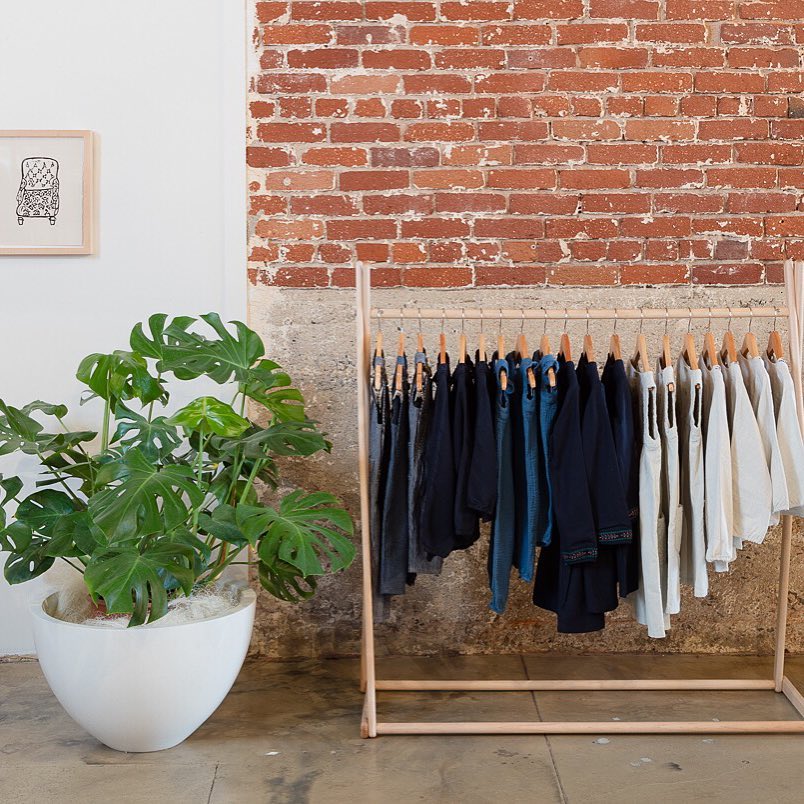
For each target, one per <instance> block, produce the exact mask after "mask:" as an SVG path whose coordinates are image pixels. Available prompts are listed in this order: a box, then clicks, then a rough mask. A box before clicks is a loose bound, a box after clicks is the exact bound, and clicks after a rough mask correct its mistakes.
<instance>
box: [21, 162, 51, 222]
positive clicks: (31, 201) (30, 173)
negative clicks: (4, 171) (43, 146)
mask: <svg viewBox="0 0 804 804" xmlns="http://www.w3.org/2000/svg"><path fill="white" fill-rule="evenodd" d="M58 214H59V163H58V162H57V161H56V160H55V159H51V158H50V157H47V156H31V157H28V158H27V159H23V160H22V181H20V188H19V190H17V223H18V224H19V225H20V226H22V225H23V223H24V222H25V218H47V219H48V220H49V221H50V225H51V226H54V225H55V223H56V215H58Z"/></svg>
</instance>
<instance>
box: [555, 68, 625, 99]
mask: <svg viewBox="0 0 804 804" xmlns="http://www.w3.org/2000/svg"><path fill="white" fill-rule="evenodd" d="M618 83H619V77H618V75H617V73H597V72H588V71H586V70H583V71H570V70H567V71H561V72H552V73H550V77H549V79H548V82H547V88H548V89H549V90H550V91H551V92H608V93H611V92H614V91H615V90H616V89H617V85H618Z"/></svg>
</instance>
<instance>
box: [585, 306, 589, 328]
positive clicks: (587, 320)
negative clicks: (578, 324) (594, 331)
mask: <svg viewBox="0 0 804 804" xmlns="http://www.w3.org/2000/svg"><path fill="white" fill-rule="evenodd" d="M586 334H587V335H588V334H589V308H588V307H587V308H586Z"/></svg>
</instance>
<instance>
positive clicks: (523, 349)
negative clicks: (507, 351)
mask: <svg viewBox="0 0 804 804" xmlns="http://www.w3.org/2000/svg"><path fill="white" fill-rule="evenodd" d="M514 348H515V349H516V351H517V353H518V354H519V359H520V360H521V359H522V358H523V357H530V352H529V351H528V341H527V338H525V311H524V310H523V311H522V325H521V326H520V329H519V334H518V335H517V336H516V346H515V347H514Z"/></svg>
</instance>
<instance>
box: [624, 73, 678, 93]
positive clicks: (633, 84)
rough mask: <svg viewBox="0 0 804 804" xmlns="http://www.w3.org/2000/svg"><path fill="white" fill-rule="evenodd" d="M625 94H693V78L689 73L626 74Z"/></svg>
mask: <svg viewBox="0 0 804 804" xmlns="http://www.w3.org/2000/svg"><path fill="white" fill-rule="evenodd" d="M622 89H623V92H691V91H692V76H691V75H690V74H689V73H666V72H647V71H640V72H637V73H625V74H624V75H623V77H622Z"/></svg>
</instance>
